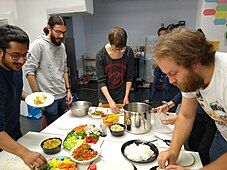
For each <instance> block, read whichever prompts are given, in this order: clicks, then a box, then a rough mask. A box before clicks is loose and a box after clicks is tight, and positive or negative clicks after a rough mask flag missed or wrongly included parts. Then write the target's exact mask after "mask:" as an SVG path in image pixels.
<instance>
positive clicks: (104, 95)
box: [96, 27, 134, 113]
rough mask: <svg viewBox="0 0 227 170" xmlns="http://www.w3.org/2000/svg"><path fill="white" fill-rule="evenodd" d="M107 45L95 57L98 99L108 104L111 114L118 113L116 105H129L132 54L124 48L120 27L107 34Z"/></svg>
mask: <svg viewBox="0 0 227 170" xmlns="http://www.w3.org/2000/svg"><path fill="white" fill-rule="evenodd" d="M108 40H109V43H107V44H105V46H104V47H102V48H101V49H100V50H99V51H98V53H97V55H96V68H97V69H96V74H97V78H98V97H99V102H100V103H109V105H110V108H111V109H112V110H113V112H115V113H117V112H119V108H118V107H117V105H116V103H123V104H128V103H129V93H130V90H131V86H132V80H133V60H134V54H133V51H132V49H131V48H130V47H128V46H126V43H127V33H126V31H125V30H124V29H123V28H121V27H114V28H113V29H112V30H111V32H110V33H109V34H108Z"/></svg>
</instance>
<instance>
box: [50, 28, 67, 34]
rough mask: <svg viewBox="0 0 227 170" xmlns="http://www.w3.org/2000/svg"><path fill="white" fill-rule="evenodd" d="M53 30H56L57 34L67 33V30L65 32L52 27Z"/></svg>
mask: <svg viewBox="0 0 227 170" xmlns="http://www.w3.org/2000/svg"><path fill="white" fill-rule="evenodd" d="M52 30H54V32H56V33H57V34H59V35H60V34H63V35H65V34H66V32H63V31H60V30H55V29H53V28H52Z"/></svg>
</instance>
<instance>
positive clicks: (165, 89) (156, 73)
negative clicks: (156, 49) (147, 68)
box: [149, 67, 170, 101]
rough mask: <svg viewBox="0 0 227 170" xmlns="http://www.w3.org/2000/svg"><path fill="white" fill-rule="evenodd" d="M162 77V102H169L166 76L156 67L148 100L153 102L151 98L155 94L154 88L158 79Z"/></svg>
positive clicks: (168, 86)
mask: <svg viewBox="0 0 227 170" xmlns="http://www.w3.org/2000/svg"><path fill="white" fill-rule="evenodd" d="M162 76H163V88H164V100H165V101H169V100H170V95H169V88H170V85H169V79H168V77H167V75H166V74H164V73H163V72H162V70H161V69H160V68H159V67H156V68H155V70H154V78H153V84H152V87H151V90H150V96H149V100H153V97H154V95H155V92H156V90H157V89H156V86H157V84H158V83H159V81H160V78H161V77H162Z"/></svg>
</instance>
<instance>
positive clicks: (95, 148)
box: [69, 143, 101, 164]
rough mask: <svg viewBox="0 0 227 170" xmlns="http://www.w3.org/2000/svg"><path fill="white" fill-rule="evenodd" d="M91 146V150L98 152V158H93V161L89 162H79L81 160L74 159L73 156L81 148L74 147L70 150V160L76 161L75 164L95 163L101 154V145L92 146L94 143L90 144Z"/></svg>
mask: <svg viewBox="0 0 227 170" xmlns="http://www.w3.org/2000/svg"><path fill="white" fill-rule="evenodd" d="M89 145H90V146H91V148H92V149H93V150H95V151H98V154H97V155H96V157H94V158H92V159H89V160H86V161H79V160H76V159H74V158H73V156H72V154H73V151H74V150H75V149H76V148H77V147H79V146H75V147H73V148H72V149H71V150H70V153H69V157H70V159H71V160H72V161H74V162H77V163H79V164H89V163H91V162H93V161H94V160H96V159H97V158H98V157H99V155H100V153H101V148H100V146H99V145H96V144H92V143H89Z"/></svg>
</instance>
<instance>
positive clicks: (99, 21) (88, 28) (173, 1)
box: [85, 0, 197, 57]
mask: <svg viewBox="0 0 227 170" xmlns="http://www.w3.org/2000/svg"><path fill="white" fill-rule="evenodd" d="M196 11H197V1H195V0H94V15H91V16H85V34H86V36H85V44H86V55H88V56H92V57H94V56H95V54H96V52H97V51H98V50H99V49H100V48H101V47H102V46H103V45H104V44H105V43H106V42H107V38H106V35H107V33H108V32H109V31H110V29H111V28H112V27H114V26H121V27H124V28H125V29H126V31H127V33H128V37H129V38H128V44H129V45H130V46H132V47H136V46H138V45H145V37H146V36H148V35H156V34H157V30H158V29H159V28H160V26H161V23H164V24H165V26H167V25H168V24H171V23H177V22H178V21H179V20H185V21H186V27H188V28H195V24H196Z"/></svg>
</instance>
